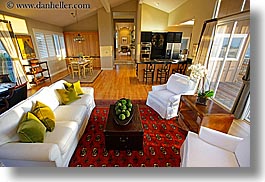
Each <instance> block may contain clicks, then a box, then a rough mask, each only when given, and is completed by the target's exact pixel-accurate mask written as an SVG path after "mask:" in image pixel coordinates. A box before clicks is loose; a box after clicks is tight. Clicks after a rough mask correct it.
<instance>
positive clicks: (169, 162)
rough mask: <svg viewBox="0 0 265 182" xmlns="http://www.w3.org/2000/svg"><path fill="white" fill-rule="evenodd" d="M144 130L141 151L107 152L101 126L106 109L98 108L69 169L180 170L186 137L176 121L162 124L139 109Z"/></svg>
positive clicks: (152, 113)
mask: <svg viewBox="0 0 265 182" xmlns="http://www.w3.org/2000/svg"><path fill="white" fill-rule="evenodd" d="M139 110H140V117H141V121H142V124H143V128H144V139H143V150H139V151H134V150H133V151H131V150H106V149H105V139H104V134H103V130H104V126H105V123H106V120H107V117H108V112H109V108H108V107H106V106H105V107H103V106H97V107H96V108H95V109H94V110H93V112H92V114H91V117H90V120H89V122H88V125H87V128H86V130H85V132H84V134H83V136H82V137H81V139H80V141H79V143H78V146H77V148H76V150H75V152H74V154H73V156H72V158H71V160H70V163H69V167H179V166H180V155H179V149H180V147H181V144H182V143H183V142H184V139H185V137H186V135H187V131H185V130H182V129H180V128H179V127H178V124H177V123H176V118H173V119H170V120H163V119H162V118H161V117H160V116H159V115H158V114H157V113H156V112H155V111H154V110H153V109H152V108H150V107H148V106H146V105H139Z"/></svg>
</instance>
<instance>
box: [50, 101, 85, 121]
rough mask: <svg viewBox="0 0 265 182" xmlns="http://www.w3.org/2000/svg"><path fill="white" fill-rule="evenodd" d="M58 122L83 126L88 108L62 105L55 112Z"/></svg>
mask: <svg viewBox="0 0 265 182" xmlns="http://www.w3.org/2000/svg"><path fill="white" fill-rule="evenodd" d="M54 114H55V117H56V122H60V121H74V122H77V123H78V126H80V125H81V123H82V122H83V120H84V118H85V117H86V114H87V108H86V106H82V105H72V104H71V105H61V106H59V107H57V108H56V110H55V111H54Z"/></svg>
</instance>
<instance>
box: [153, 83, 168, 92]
mask: <svg viewBox="0 0 265 182" xmlns="http://www.w3.org/2000/svg"><path fill="white" fill-rule="evenodd" d="M166 88H167V85H166V84H162V85H154V86H152V91H158V90H165V89H166Z"/></svg>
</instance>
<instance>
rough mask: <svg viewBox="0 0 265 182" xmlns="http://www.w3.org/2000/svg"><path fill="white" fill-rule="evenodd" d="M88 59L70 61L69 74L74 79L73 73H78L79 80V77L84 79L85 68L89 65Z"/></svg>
mask: <svg viewBox="0 0 265 182" xmlns="http://www.w3.org/2000/svg"><path fill="white" fill-rule="evenodd" d="M90 61H91V60H90V59H78V60H76V61H72V62H71V63H70V65H71V70H72V72H71V74H72V76H73V78H74V74H75V72H77V73H78V76H79V78H80V77H81V75H83V77H84V78H86V66H88V65H89V64H90Z"/></svg>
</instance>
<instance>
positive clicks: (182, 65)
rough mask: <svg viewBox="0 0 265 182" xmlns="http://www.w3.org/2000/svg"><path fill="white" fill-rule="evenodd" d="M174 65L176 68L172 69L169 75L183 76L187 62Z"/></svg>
mask: <svg viewBox="0 0 265 182" xmlns="http://www.w3.org/2000/svg"><path fill="white" fill-rule="evenodd" d="M176 65H177V67H176V68H173V69H172V72H171V74H175V73H180V74H183V75H185V73H186V69H187V66H188V62H187V61H183V62H178V63H177V64H176Z"/></svg>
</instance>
